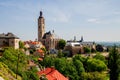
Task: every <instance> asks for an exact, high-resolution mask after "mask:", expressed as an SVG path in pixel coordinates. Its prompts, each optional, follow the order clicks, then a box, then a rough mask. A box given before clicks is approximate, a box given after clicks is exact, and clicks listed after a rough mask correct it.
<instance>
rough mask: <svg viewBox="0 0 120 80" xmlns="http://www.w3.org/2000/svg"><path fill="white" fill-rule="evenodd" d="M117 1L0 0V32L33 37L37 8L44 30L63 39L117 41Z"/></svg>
mask: <svg viewBox="0 0 120 80" xmlns="http://www.w3.org/2000/svg"><path fill="white" fill-rule="evenodd" d="M119 4H120V0H0V33H7V32H12V33H14V34H16V35H17V36H18V37H20V38H21V40H35V38H37V19H38V17H39V12H40V10H42V11H43V16H44V18H45V23H46V24H45V26H46V32H47V31H49V30H50V31H52V30H54V31H55V33H56V34H57V35H58V36H59V37H61V38H63V39H66V40H71V39H73V38H74V36H76V37H77V40H80V38H81V36H83V37H84V40H85V41H120V37H119V35H120V31H119V30H120V5H119Z"/></svg>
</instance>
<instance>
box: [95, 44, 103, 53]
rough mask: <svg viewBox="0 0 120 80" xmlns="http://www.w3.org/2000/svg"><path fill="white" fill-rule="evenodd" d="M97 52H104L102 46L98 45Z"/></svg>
mask: <svg viewBox="0 0 120 80" xmlns="http://www.w3.org/2000/svg"><path fill="white" fill-rule="evenodd" d="M96 50H97V51H98V52H103V46H102V45H100V44H98V45H96Z"/></svg>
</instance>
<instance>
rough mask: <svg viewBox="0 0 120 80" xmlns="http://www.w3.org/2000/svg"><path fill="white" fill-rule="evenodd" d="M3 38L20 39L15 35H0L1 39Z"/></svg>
mask: <svg viewBox="0 0 120 80" xmlns="http://www.w3.org/2000/svg"><path fill="white" fill-rule="evenodd" d="M3 38H8V39H19V38H18V37H17V36H16V35H14V34H13V33H7V34H4V33H3V34H0V39H3Z"/></svg>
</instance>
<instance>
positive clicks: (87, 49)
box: [83, 47, 91, 53]
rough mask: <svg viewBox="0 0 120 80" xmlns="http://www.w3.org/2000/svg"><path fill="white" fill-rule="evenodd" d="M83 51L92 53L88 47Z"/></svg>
mask: <svg viewBox="0 0 120 80" xmlns="http://www.w3.org/2000/svg"><path fill="white" fill-rule="evenodd" d="M83 49H84V53H90V51H91V50H90V48H88V47H84V48H83Z"/></svg>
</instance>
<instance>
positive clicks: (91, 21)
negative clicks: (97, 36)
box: [87, 18, 101, 23]
mask: <svg viewBox="0 0 120 80" xmlns="http://www.w3.org/2000/svg"><path fill="white" fill-rule="evenodd" d="M87 22H90V23H101V21H100V20H99V19H96V18H91V19H88V20H87Z"/></svg>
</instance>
